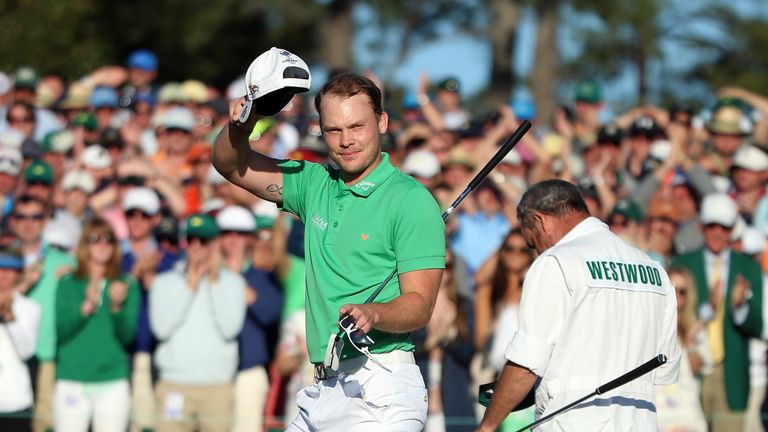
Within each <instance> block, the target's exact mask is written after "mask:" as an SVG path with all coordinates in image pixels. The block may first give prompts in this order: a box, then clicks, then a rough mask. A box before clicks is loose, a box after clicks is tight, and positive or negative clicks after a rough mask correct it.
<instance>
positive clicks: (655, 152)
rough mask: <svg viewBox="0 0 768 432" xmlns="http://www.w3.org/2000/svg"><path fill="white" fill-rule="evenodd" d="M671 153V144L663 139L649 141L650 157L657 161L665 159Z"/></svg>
mask: <svg viewBox="0 0 768 432" xmlns="http://www.w3.org/2000/svg"><path fill="white" fill-rule="evenodd" d="M671 154H672V144H671V143H670V142H669V141H668V140H665V139H662V140H656V141H654V142H653V143H651V157H652V158H654V159H656V160H657V161H665V160H667V159H669V155H671Z"/></svg>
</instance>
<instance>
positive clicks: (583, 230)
mask: <svg viewBox="0 0 768 432" xmlns="http://www.w3.org/2000/svg"><path fill="white" fill-rule="evenodd" d="M599 228H605V229H608V225H606V224H605V223H604V222H603V221H601V220H600V219H598V218H596V217H594V216H590V217H588V218H586V219H584V220H583V221H581V222H579V223H578V224H576V226H575V227H573V228H572V229H571V230H570V231H568V234H566V235H564V236H563V238H561V239H560V241H558V242H557V243H555V245H559V244H563V243H567V242H569V241H571V240H573V239H576V238H579V237H581V236H583V235H585V234H587V233H589V232H590V231H592V230H595V229H599Z"/></svg>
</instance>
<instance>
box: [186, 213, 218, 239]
mask: <svg viewBox="0 0 768 432" xmlns="http://www.w3.org/2000/svg"><path fill="white" fill-rule="evenodd" d="M185 225H186V229H185V231H186V234H185V236H186V237H187V238H189V237H199V238H202V239H212V238H214V237H216V236H218V235H219V233H220V231H219V226H218V225H216V221H215V220H214V219H213V217H211V216H209V215H207V214H204V213H197V214H193V215H192V216H190V217H188V218H187V220H186V224H185Z"/></svg>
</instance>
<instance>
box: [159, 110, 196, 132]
mask: <svg viewBox="0 0 768 432" xmlns="http://www.w3.org/2000/svg"><path fill="white" fill-rule="evenodd" d="M160 124H161V125H162V126H163V127H164V128H166V129H181V130H185V131H187V132H190V131H192V128H193V127H195V115H194V114H192V111H190V110H189V109H187V108H180V107H179V108H171V109H169V110H168V111H166V112H164V113H163V116H162V117H161V118H160Z"/></svg>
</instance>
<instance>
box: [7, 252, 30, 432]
mask: <svg viewBox="0 0 768 432" xmlns="http://www.w3.org/2000/svg"><path fill="white" fill-rule="evenodd" d="M23 270H24V260H23V259H22V257H21V255H20V254H19V253H18V252H15V251H12V250H11V249H8V248H0V430H13V431H20V430H30V428H31V426H32V423H31V419H30V417H31V414H32V411H31V408H32V403H33V397H32V380H31V379H30V376H29V369H27V365H26V364H25V361H26V360H28V359H29V358H30V357H32V355H33V354H34V353H35V346H36V345H37V333H38V327H39V325H40V307H39V306H38V305H37V303H35V302H33V301H32V300H30V299H28V298H26V297H24V296H23V295H21V294H19V293H18V292H17V290H16V289H15V287H16V284H17V283H18V282H19V280H20V279H21V273H22V271H23Z"/></svg>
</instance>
